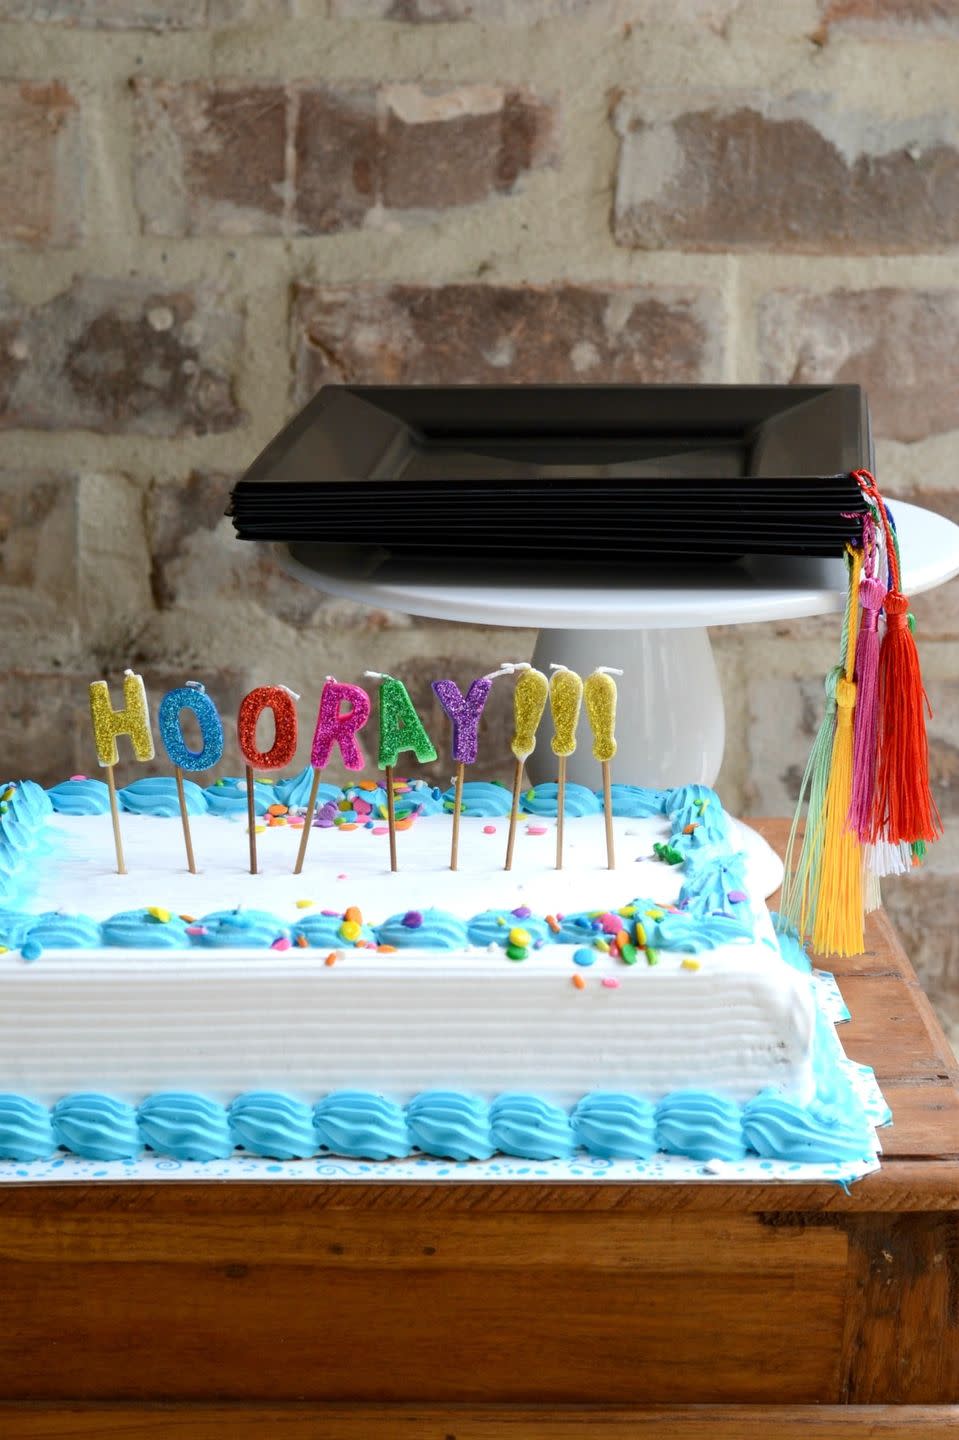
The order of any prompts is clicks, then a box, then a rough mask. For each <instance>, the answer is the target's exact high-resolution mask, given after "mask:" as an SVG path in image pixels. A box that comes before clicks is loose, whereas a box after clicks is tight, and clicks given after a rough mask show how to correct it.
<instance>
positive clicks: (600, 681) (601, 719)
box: [583, 665, 623, 870]
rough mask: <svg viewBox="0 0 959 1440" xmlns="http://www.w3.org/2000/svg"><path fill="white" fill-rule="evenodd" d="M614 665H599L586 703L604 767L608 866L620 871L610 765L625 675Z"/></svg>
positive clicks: (586, 689) (585, 689)
mask: <svg viewBox="0 0 959 1440" xmlns="http://www.w3.org/2000/svg"><path fill="white" fill-rule="evenodd" d="M622 673H623V672H622V670H616V669H614V667H613V666H611V665H598V666H597V667H596V669H595V670H594V671H593V673H592V674H591V675H587V677H586V680H585V682H584V684H583V699H584V701H585V702H586V714H587V717H588V719H589V727H590V729H591V730H592V732H593V758H594V759H596V760H598V761H599V762H600V764H601V765H602V767H603V815H604V817H605V820H606V864H607V865H608V867H609V869H610V870H615V868H616V855H615V852H614V849H613V799H612V785H611V777H610V769H609V764H610V761H611V760H612V758H613V756H614V755H615V754H616V735H615V729H616V681H615V680H614V679H613V676H614V675H622Z"/></svg>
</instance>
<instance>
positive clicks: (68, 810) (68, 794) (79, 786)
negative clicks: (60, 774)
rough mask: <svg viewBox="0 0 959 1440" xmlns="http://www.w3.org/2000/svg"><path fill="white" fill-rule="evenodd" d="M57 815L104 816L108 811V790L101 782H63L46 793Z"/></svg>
mask: <svg viewBox="0 0 959 1440" xmlns="http://www.w3.org/2000/svg"><path fill="white" fill-rule="evenodd" d="M47 794H48V795H49V796H50V801H51V804H52V805H53V808H54V810H55V811H56V812H57V814H58V815H105V814H106V813H107V811H108V810H109V809H110V789H109V786H108V785H107V784H106V782H105V781H103V780H91V779H90V778H89V777H87V776H84V778H83V779H82V780H63V781H61V783H60V784H59V785H54V786H53V787H52V788H51V789H50V790H48V791H47Z"/></svg>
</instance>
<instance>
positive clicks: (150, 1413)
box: [0, 1403, 959, 1440]
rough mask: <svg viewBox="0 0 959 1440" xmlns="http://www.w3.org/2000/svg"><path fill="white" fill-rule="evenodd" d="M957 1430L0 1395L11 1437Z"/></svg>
mask: <svg viewBox="0 0 959 1440" xmlns="http://www.w3.org/2000/svg"><path fill="white" fill-rule="evenodd" d="M8 1426H11V1427H13V1428H7V1427H8ZM956 1433H959V1406H951V1405H941V1406H940V1405H922V1406H920V1405H895V1406H893V1405H843V1406H833V1405H829V1406H825V1407H823V1406H816V1405H775V1406H765V1405H763V1406H755V1405H754V1406H748V1405H716V1406H714V1405H702V1406H670V1405H650V1406H618V1405H617V1406H612V1405H606V1406H602V1407H597V1406H576V1407H550V1408H549V1409H544V1407H542V1406H539V1405H537V1406H483V1407H479V1406H465V1405H450V1406H443V1407H437V1406H434V1405H400V1406H398V1405H302V1404H296V1403H292V1404H287V1405H189V1406H187V1405H162V1404H154V1403H146V1404H142V1405H139V1404H138V1405H131V1404H103V1405H95V1404H94V1405H91V1404H71V1405H24V1406H20V1405H17V1406H11V1405H3V1404H0V1434H3V1435H4V1436H5V1437H9V1440H184V1437H188V1440H268V1437H273V1436H276V1437H277V1440H593V1437H595V1440H945V1437H946V1436H947V1435H950V1434H951V1435H955V1434H956Z"/></svg>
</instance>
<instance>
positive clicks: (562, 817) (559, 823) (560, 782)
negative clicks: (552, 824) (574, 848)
mask: <svg viewBox="0 0 959 1440" xmlns="http://www.w3.org/2000/svg"><path fill="white" fill-rule="evenodd" d="M565 822H566V756H565V755H560V757H559V764H558V765H557V769H556V868H557V870H562V868H563V827H564V825H565Z"/></svg>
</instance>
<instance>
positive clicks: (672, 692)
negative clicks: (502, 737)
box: [277, 501, 959, 788]
mask: <svg viewBox="0 0 959 1440" xmlns="http://www.w3.org/2000/svg"><path fill="white" fill-rule="evenodd" d="M890 509H891V511H892V514H893V518H894V520H895V522H896V525H897V527H898V530H899V535H900V540H901V548H902V553H903V557H904V574H903V589H904V592H905V594H906V595H916V594H918V593H919V592H920V591H923V590H930V589H932V588H933V586H935V585H941V584H942V583H943V582H944V581H946V580H949V579H951V578H952V576H954V575H956V574H959V526H956V525H954V524H953V523H952V521H951V520H946V519H944V518H943V517H942V516H941V515H936V514H934V513H933V512H932V511H929V510H921V509H919V508H918V507H917V506H915V505H907V504H905V503H904V502H902V501H893V502H891V505H890ZM277 549H278V552H279V558H280V561H281V563H282V564H283V565H284V567H285V568H286V569H287V570H289V571H290V572H291V573H292V574H293V575H296V576H297V577H298V578H299V579H301V580H304V581H305V582H306V583H307V584H309V585H313V586H316V587H317V588H319V589H320V590H324V591H327V592H329V593H330V594H333V595H342V596H346V597H348V598H349V599H351V600H358V601H360V602H362V603H364V604H367V605H373V606H376V607H377V608H378V609H384V610H399V611H402V612H404V613H405V614H409V615H425V616H429V617H430V618H432V619H437V620H459V621H464V622H466V623H468V624H474V625H508V626H514V627H519V628H523V629H526V628H538V629H539V632H540V633H539V639H538V641H537V645H536V650H535V654H534V656H533V662H534V664H536V665H537V666H538V667H539V668H540V669H541V670H547V671H548V668H549V664H550V662H556V663H559V664H563V665H568V666H570V668H571V669H574V670H578V671H579V672H580V674H586V673H588V672H589V671H590V670H592V669H593V668H594V667H595V666H596V665H620V666H622V668H623V671H624V674H623V676H622V678H621V679H620V680H618V682H617V683H618V686H619V723H618V727H617V740H618V744H619V749H618V752H617V756H616V770H617V773H618V774H619V775H621V776H623V777H624V778H625V777H628V778H629V780H630V782H631V783H632V784H641V785H652V786H655V787H657V788H665V787H668V786H673V785H685V784H687V783H690V782H692V781H700V782H702V783H703V784H706V785H712V784H713V783H714V782H715V779H716V776H717V775H718V774H719V767H720V764H721V763H722V758H723V745H724V742H725V734H726V725H725V717H724V713H723V697H722V691H721V689H720V686H719V676H718V674H717V672H716V663H715V660H714V659H713V653H712V649H711V647H710V643H709V635H708V632H707V628H706V627H707V626H710V625H745V624H748V623H750V622H753V621H758V620H798V619H802V618H805V617H806V616H812V615H828V614H832V613H834V612H837V611H839V610H841V608H842V605H843V593H844V582H845V572H844V567H843V563H842V561H841V560H808V559H799V558H793V557H788V558H784V557H778V556H777V557H765V558H749V559H746V560H743V561H740V562H738V563H730V564H728V565H713V566H710V567H708V568H707V567H705V566H702V565H700V566H693V565H688V564H687V565H686V566H684V567H683V568H680V567H677V568H676V569H675V570H672V571H670V572H669V573H668V574H666V575H660V574H658V573H657V574H651V576H650V578H649V580H648V581H644V580H643V578H642V560H641V558H639V559H638V560H637V563H636V564H635V565H630V566H629V567H627V566H624V565H622V564H620V563H618V562H617V559H616V557H612V558H611V560H610V562H609V564H608V565H605V566H603V568H602V569H601V570H598V571H596V572H593V573H591V574H577V575H575V576H574V577H570V576H569V575H568V574H561V573H557V574H556V575H555V576H549V575H546V576H544V574H543V572H542V571H540V572H539V573H535V574H526V575H524V574H523V573H522V571H520V570H517V569H516V568H515V567H509V568H506V567H503V568H498V569H490V570H489V571H488V572H487V573H485V574H484V573H477V572H476V571H475V570H470V571H469V572H468V573H466V574H464V573H461V572H459V573H458V572H457V570H456V568H455V567H453V566H447V567H444V566H442V564H440V563H436V564H432V563H431V564H429V565H427V564H426V563H424V562H422V561H419V562H416V563H411V562H407V563H404V562H402V561H399V560H393V559H389V558H385V557H384V558H382V559H379V560H376V559H373V560H370V558H369V555H368V553H367V554H363V555H362V557H361V555H360V554H359V553H357V554H355V555H351V554H349V553H345V554H344V553H342V552H341V553H340V554H339V555H337V554H336V553H335V552H331V551H330V550H329V549H327V548H326V547H324V546H321V545H316V546H297V547H295V549H296V555H295V557H294V555H293V554H291V553H290V550H289V549H288V548H287V547H286V546H278V547H277ZM506 648H508V647H506ZM502 658H504V659H509V658H510V657H509V656H508V655H505V654H504V656H503V657H502ZM530 758H531V763H530V766H529V771H530V778H531V779H532V780H533V781H534V782H542V781H544V780H547V779H552V778H554V768H555V762H554V760H553V757H552V755H551V753H550V750H549V746H548V745H545V746H544V745H539V746H537V750H536V752H535V753H534V754H533V755H532V756H531V757H530ZM568 774H569V778H570V779H571V780H575V781H579V782H580V783H582V784H586V785H590V786H593V785H594V784H595V783H596V762H595V761H594V760H593V758H592V754H591V750H590V746H589V745H588V744H581V745H580V746H579V748H578V749H577V752H576V754H575V755H573V756H572V758H571V760H570V762H569V768H568Z"/></svg>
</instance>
